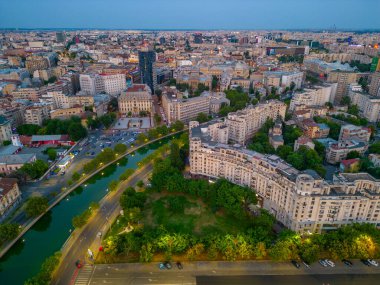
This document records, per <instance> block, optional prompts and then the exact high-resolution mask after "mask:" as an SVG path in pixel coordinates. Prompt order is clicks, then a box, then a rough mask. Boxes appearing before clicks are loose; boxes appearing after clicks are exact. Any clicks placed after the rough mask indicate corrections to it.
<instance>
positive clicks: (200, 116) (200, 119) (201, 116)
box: [195, 113, 208, 123]
mask: <svg viewBox="0 0 380 285" xmlns="http://www.w3.org/2000/svg"><path fill="white" fill-rule="evenodd" d="M195 120H196V121H198V122H199V123H205V122H207V121H208V116H207V115H206V114H205V113H198V115H197V118H196V119H195Z"/></svg>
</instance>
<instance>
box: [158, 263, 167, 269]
mask: <svg viewBox="0 0 380 285" xmlns="http://www.w3.org/2000/svg"><path fill="white" fill-rule="evenodd" d="M158 267H159V268H160V270H164V269H166V266H165V264H164V263H163V262H160V264H159V265H158Z"/></svg>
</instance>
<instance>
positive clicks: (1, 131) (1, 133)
mask: <svg viewBox="0 0 380 285" xmlns="http://www.w3.org/2000/svg"><path fill="white" fill-rule="evenodd" d="M11 136H12V128H11V122H10V121H8V120H7V119H6V118H4V117H3V116H0V144H3V142H4V141H10V140H11Z"/></svg>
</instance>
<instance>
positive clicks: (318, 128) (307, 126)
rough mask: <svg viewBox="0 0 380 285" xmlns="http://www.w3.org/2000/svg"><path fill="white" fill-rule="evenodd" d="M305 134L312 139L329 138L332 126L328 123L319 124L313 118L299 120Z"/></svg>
mask: <svg viewBox="0 0 380 285" xmlns="http://www.w3.org/2000/svg"><path fill="white" fill-rule="evenodd" d="M299 126H300V127H301V128H302V130H303V132H304V134H305V136H307V137H309V138H311V139H320V138H327V137H328V135H329V132H330V128H329V127H328V126H327V125H326V124H317V123H316V122H314V121H313V119H306V120H303V121H300V122H299Z"/></svg>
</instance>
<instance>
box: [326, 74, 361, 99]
mask: <svg viewBox="0 0 380 285" xmlns="http://www.w3.org/2000/svg"><path fill="white" fill-rule="evenodd" d="M358 75H359V74H358V73H356V72H353V71H340V70H334V71H331V72H330V73H329V74H328V76H327V82H330V83H337V84H338V85H337V87H336V93H335V97H334V100H333V101H334V102H335V103H337V104H339V103H340V101H341V100H342V98H343V97H344V96H347V95H348V91H349V85H350V84H351V83H356V82H357V80H358Z"/></svg>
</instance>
